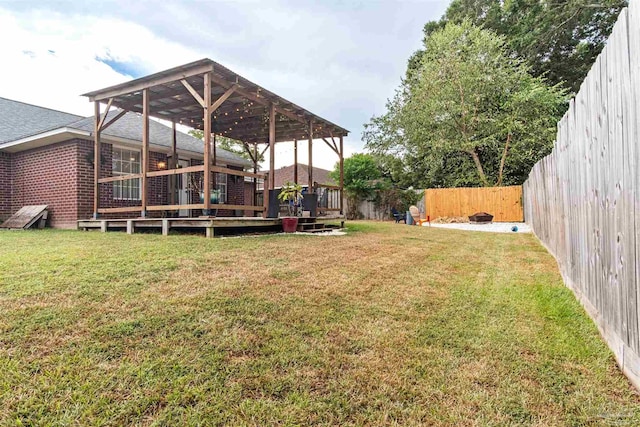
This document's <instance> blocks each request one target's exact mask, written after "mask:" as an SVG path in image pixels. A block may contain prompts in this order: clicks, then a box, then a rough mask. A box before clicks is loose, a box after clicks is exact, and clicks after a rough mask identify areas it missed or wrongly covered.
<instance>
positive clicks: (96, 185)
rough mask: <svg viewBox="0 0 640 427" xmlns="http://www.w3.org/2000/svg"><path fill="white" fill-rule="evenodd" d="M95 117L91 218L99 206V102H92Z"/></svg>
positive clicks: (96, 214) (94, 217) (95, 216)
mask: <svg viewBox="0 0 640 427" xmlns="http://www.w3.org/2000/svg"><path fill="white" fill-rule="evenodd" d="M94 108H95V113H94V114H95V117H94V121H95V123H94V127H93V219H98V215H99V214H98V208H99V207H100V184H99V183H98V180H99V179H100V148H101V147H100V103H99V102H98V101H96V102H94Z"/></svg>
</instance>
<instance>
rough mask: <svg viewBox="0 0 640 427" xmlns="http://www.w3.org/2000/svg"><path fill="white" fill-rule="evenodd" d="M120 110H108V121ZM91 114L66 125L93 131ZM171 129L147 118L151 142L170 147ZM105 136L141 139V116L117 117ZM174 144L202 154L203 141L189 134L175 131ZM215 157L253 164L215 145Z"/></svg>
mask: <svg viewBox="0 0 640 427" xmlns="http://www.w3.org/2000/svg"><path fill="white" fill-rule="evenodd" d="M119 112H120V110H115V111H110V112H109V115H108V116H107V120H106V121H108V120H109V119H110V118H111V117H113V116H116V115H117V114H118V113H119ZM93 126H94V123H93V116H91V117H85V118H83V119H81V120H78V121H76V122H73V123H69V124H68V125H67V127H69V128H73V129H78V130H83V131H87V132H93ZM172 133H173V131H172V129H171V128H170V127H168V126H165V125H164V124H162V123H160V122H157V121H155V120H149V140H150V141H151V143H152V144H155V145H160V146H163V147H167V148H171V146H172V139H173V136H172ZM103 134H104V135H107V136H114V137H117V138H124V139H129V140H135V141H140V140H141V139H142V116H141V115H140V114H138V113H127V114H125V115H124V116H122V117H121V118H120V119H118V120H117V121H116V122H115V123H114V124H113V125H111V126H109V127H108V128H107V129H106V130H105V131H104V133H103ZM176 145H177V147H178V148H179V149H181V150H184V151H190V152H193V153H198V154H203V152H204V143H203V142H202V141H201V140H200V139H198V138H194V137H193V136H191V135H188V134H186V133H183V132H179V131H178V132H176ZM216 157H217V158H218V160H221V161H223V162H230V163H233V164H236V165H244V166H253V163H251V162H250V161H249V160H247V159H245V158H243V157H241V156H239V155H237V154H235V153H232V152H230V151H227V150H224V149H221V148H219V147H216Z"/></svg>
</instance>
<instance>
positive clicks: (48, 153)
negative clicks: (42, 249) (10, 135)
mask: <svg viewBox="0 0 640 427" xmlns="http://www.w3.org/2000/svg"><path fill="white" fill-rule="evenodd" d="M10 157H11V172H12V173H11V177H12V183H11V212H16V211H17V210H18V209H20V208H21V207H22V206H26V205H48V206H49V220H48V221H49V224H50V225H51V226H53V227H60V228H73V227H75V225H76V220H77V217H78V215H77V213H78V211H77V207H78V206H77V203H76V199H75V195H76V194H77V192H78V188H77V183H78V180H77V167H78V162H77V157H78V143H77V141H76V140H69V141H64V142H59V143H57V144H52V145H48V146H46V147H40V148H34V149H32V150H27V151H22V152H18V153H12V154H10Z"/></svg>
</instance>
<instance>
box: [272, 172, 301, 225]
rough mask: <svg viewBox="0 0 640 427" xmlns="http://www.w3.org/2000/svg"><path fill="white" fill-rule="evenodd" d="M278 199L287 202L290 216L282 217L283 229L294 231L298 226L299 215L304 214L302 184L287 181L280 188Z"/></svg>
mask: <svg viewBox="0 0 640 427" xmlns="http://www.w3.org/2000/svg"><path fill="white" fill-rule="evenodd" d="M278 200H280V201H282V202H286V203H287V211H288V213H289V216H285V217H282V230H283V231H284V232H285V233H293V232H295V231H296V229H297V228H298V216H299V215H302V186H300V184H293V183H291V182H289V181H287V182H286V183H285V184H284V185H283V186H282V188H281V189H280V194H278Z"/></svg>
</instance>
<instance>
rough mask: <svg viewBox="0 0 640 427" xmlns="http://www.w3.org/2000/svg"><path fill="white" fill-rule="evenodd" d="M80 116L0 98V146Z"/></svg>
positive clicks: (63, 124) (80, 117)
mask: <svg viewBox="0 0 640 427" xmlns="http://www.w3.org/2000/svg"><path fill="white" fill-rule="evenodd" d="M79 119H82V116H78V115H75V114H69V113H64V112H62V111H56V110H52V109H50V108H45V107H38V106H37V105H31V104H27V103H25V102H20V101H14V100H11V99H6V98H2V97H0V144H1V143H3V142H9V141H15V140H17V139H22V138H26V137H29V136H32V135H37V134H39V133H42V132H46V131H49V130H53V129H57V128H59V127H62V126H65V125H66V124H68V123H71V122H74V121H77V120H79Z"/></svg>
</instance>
